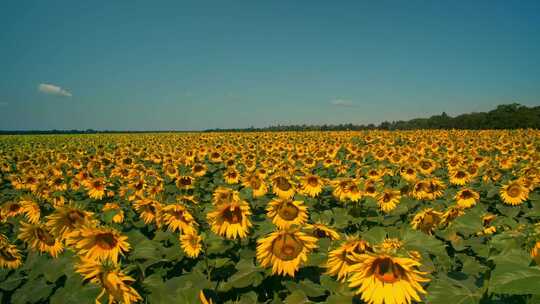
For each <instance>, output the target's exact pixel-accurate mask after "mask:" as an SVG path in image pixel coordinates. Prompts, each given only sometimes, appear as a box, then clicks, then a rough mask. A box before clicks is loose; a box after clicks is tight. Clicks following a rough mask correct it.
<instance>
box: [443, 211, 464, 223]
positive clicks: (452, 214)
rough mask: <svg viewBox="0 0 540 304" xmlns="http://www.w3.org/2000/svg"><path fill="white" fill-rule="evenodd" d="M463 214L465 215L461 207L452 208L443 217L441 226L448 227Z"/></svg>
mask: <svg viewBox="0 0 540 304" xmlns="http://www.w3.org/2000/svg"><path fill="white" fill-rule="evenodd" d="M463 214H465V211H463V208H461V207H459V206H450V207H449V208H448V209H447V210H446V211H445V212H444V213H443V214H442V216H441V225H442V226H446V225H448V224H450V223H451V222H452V221H453V220H455V219H456V218H458V217H460V216H462V215H463Z"/></svg>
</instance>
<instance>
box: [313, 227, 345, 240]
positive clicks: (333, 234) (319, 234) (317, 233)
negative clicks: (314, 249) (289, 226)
mask: <svg viewBox="0 0 540 304" xmlns="http://www.w3.org/2000/svg"><path fill="white" fill-rule="evenodd" d="M305 230H306V232H309V234H311V235H312V236H314V237H316V238H319V239H321V238H329V239H330V240H332V241H335V240H339V239H340V236H339V233H338V232H337V231H335V230H334V229H332V228H330V227H328V225H326V224H322V223H315V224H307V225H306V227H305Z"/></svg>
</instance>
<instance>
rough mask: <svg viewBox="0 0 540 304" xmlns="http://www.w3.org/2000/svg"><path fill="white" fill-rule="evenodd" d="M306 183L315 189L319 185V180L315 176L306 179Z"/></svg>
mask: <svg viewBox="0 0 540 304" xmlns="http://www.w3.org/2000/svg"><path fill="white" fill-rule="evenodd" d="M307 182H308V184H309V185H310V186H311V187H317V186H318V185H319V180H318V179H317V178H316V177H315V176H310V177H308V180H307Z"/></svg>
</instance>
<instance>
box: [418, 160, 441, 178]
mask: <svg viewBox="0 0 540 304" xmlns="http://www.w3.org/2000/svg"><path fill="white" fill-rule="evenodd" d="M436 168H437V166H436V165H435V162H434V161H433V160H431V159H428V158H425V159H422V160H420V161H419V162H418V170H419V171H420V172H421V173H422V174H424V175H430V174H431V173H432V172H433V171H434V170H435V169H436Z"/></svg>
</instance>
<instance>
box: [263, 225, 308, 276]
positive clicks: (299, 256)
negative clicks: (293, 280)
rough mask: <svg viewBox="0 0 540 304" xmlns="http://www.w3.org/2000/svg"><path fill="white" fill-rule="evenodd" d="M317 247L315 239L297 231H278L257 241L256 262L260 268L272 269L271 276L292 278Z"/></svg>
mask: <svg viewBox="0 0 540 304" xmlns="http://www.w3.org/2000/svg"><path fill="white" fill-rule="evenodd" d="M316 247H317V238H315V237H312V236H309V235H307V234H305V233H303V232H301V231H299V230H298V229H294V230H278V231H274V232H272V233H270V234H269V235H268V236H266V237H265V238H262V239H259V240H257V260H258V261H259V263H261V266H262V267H265V268H266V267H269V266H271V267H272V274H279V275H289V276H291V277H294V274H295V273H296V271H297V270H298V269H299V268H300V264H301V263H304V262H306V261H307V258H308V254H309V253H310V252H311V251H312V250H313V249H314V248H316Z"/></svg>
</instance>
